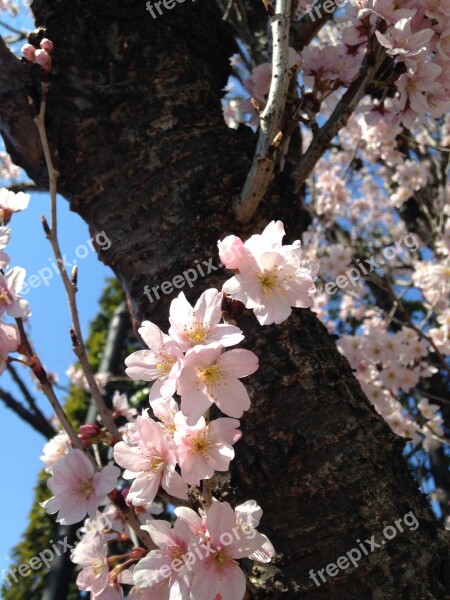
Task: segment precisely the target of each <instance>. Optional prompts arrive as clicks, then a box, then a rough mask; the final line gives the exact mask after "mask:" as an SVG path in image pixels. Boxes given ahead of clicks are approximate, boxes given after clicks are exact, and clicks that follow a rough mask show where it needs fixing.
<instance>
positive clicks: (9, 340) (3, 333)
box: [0, 321, 20, 375]
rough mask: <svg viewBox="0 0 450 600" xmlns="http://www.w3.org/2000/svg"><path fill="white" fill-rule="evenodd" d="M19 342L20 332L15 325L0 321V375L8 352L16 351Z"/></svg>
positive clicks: (4, 366) (4, 367)
mask: <svg viewBox="0 0 450 600" xmlns="http://www.w3.org/2000/svg"><path fill="white" fill-rule="evenodd" d="M19 343H20V333H19V330H18V329H17V327H16V326H15V325H9V324H7V323H3V321H0V375H1V374H2V373H3V371H4V370H5V369H6V364H7V363H6V361H7V359H8V354H9V353H10V352H16V351H17V350H18V347H19Z"/></svg>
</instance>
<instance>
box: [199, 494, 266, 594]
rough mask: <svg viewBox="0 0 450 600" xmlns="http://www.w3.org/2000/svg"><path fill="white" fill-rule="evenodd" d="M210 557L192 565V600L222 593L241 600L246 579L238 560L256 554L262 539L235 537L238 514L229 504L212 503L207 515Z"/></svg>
mask: <svg viewBox="0 0 450 600" xmlns="http://www.w3.org/2000/svg"><path fill="white" fill-rule="evenodd" d="M206 524H207V529H208V536H209V540H208V542H209V544H208V548H209V550H208V555H207V556H206V557H205V558H204V559H203V560H202V561H196V562H195V564H194V565H193V570H194V573H195V576H194V579H193V581H192V586H191V598H192V600H205V598H214V597H215V596H216V594H220V595H221V596H222V598H226V599H227V600H242V598H243V597H244V594H245V588H246V579H245V575H244V573H243V572H242V570H241V568H240V566H239V563H238V562H237V560H239V559H240V558H244V557H249V556H250V555H252V554H254V553H255V552H257V551H258V550H259V548H260V542H261V540H260V539H259V538H258V537H257V536H255V537H250V536H241V535H239V532H238V535H236V534H235V533H234V531H235V530H236V514H235V512H234V510H233V509H232V508H231V506H230V505H229V504H228V502H218V501H216V502H213V503H212V505H211V506H210V508H209V509H208V512H207V514H206Z"/></svg>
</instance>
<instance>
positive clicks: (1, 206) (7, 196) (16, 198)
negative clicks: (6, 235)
mask: <svg viewBox="0 0 450 600" xmlns="http://www.w3.org/2000/svg"><path fill="white" fill-rule="evenodd" d="M29 201H30V196H29V194H24V193H23V192H18V193H17V194H15V193H14V192H10V191H9V190H7V189H6V188H0V213H3V222H4V224H5V225H6V224H7V223H8V221H9V220H10V218H11V215H12V213H16V212H20V211H21V210H25V209H26V208H27V206H28V203H29Z"/></svg>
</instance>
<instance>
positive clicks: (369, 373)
mask: <svg viewBox="0 0 450 600" xmlns="http://www.w3.org/2000/svg"><path fill="white" fill-rule="evenodd" d="M338 348H339V350H340V351H341V352H342V353H343V354H344V355H345V356H346V358H347V359H348V361H349V362H350V365H351V366H352V367H353V369H355V371H356V373H355V374H356V377H357V378H358V380H359V381H360V383H361V386H362V388H363V390H364V392H365V393H366V395H367V397H368V398H369V400H370V401H371V402H372V404H373V405H374V407H375V408H376V410H377V411H378V413H379V414H380V415H382V416H383V417H384V419H385V420H386V421H387V423H388V424H389V425H390V426H391V428H392V430H393V431H394V432H395V433H396V434H397V435H400V436H402V437H406V438H409V439H411V440H412V441H413V442H414V443H418V442H419V441H423V447H424V448H425V449H426V450H430V449H433V448H436V447H437V446H439V441H436V438H435V437H434V438H433V436H436V435H437V436H441V437H442V436H443V435H444V430H443V428H442V423H443V419H442V418H441V417H440V415H438V414H436V413H437V411H438V410H439V407H438V406H436V405H431V406H428V403H427V401H425V400H422V401H421V402H420V403H419V404H418V408H419V411H420V414H419V417H420V418H418V419H416V418H415V417H414V415H413V414H412V413H411V412H410V411H409V410H408V409H406V408H405V407H404V406H403V404H402V403H401V402H399V400H398V399H397V398H398V397H399V396H400V395H401V394H407V393H408V392H410V391H411V390H412V389H413V388H414V387H416V386H417V384H418V382H419V379H421V378H427V377H430V376H431V375H433V374H434V373H436V371H437V369H436V368H434V367H432V366H430V365H429V364H428V363H427V362H426V361H425V359H426V357H427V356H428V353H429V348H428V344H427V342H426V341H425V340H423V339H420V338H419V336H418V335H417V334H416V333H415V332H414V331H413V330H412V329H409V328H408V327H403V328H402V329H401V330H400V331H398V332H397V333H395V334H392V333H389V332H388V331H387V327H386V323H384V322H382V321H381V320H380V319H377V318H375V317H373V318H372V319H368V320H367V321H366V322H365V323H364V326H363V329H362V332H361V334H359V335H343V336H341V338H340V340H339V342H338ZM424 406H425V410H423V407H424ZM423 419H425V421H423ZM420 434H422V435H423V436H424V439H423V440H422V437H421V435H420Z"/></svg>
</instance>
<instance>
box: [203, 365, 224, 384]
mask: <svg viewBox="0 0 450 600" xmlns="http://www.w3.org/2000/svg"><path fill="white" fill-rule="evenodd" d="M198 372H199V375H200V379H201V380H202V382H203V383H204V384H206V385H208V386H210V385H214V384H215V383H217V382H218V381H220V380H221V379H223V375H222V373H221V372H220V369H219V366H218V365H211V366H210V367H206V369H199V370H198Z"/></svg>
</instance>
